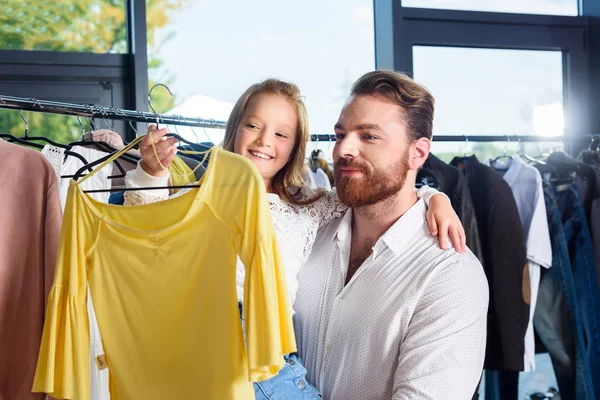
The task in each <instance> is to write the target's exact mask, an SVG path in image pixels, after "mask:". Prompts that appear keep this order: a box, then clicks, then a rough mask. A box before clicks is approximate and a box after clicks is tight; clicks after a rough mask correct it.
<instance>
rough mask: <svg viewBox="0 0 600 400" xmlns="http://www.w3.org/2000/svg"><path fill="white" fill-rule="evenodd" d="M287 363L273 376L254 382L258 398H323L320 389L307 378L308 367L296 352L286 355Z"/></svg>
mask: <svg viewBox="0 0 600 400" xmlns="http://www.w3.org/2000/svg"><path fill="white" fill-rule="evenodd" d="M284 358H285V365H284V366H283V368H281V369H280V370H279V373H278V374H277V375H275V376H274V377H273V378H271V379H268V380H266V381H262V382H254V394H255V395H256V400H300V399H304V400H311V399H317V400H320V399H321V395H320V394H319V391H318V390H317V389H316V388H315V387H314V386H313V385H311V384H310V383H308V382H307V380H306V368H304V366H303V365H302V360H300V358H299V357H298V356H296V355H294V354H290V355H289V356H285V357H284Z"/></svg>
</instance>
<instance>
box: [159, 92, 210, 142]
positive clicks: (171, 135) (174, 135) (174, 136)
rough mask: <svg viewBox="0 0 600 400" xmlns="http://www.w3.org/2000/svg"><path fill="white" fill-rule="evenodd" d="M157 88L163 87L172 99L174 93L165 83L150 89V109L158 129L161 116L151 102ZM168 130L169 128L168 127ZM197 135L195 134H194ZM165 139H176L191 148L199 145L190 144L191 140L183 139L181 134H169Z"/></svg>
mask: <svg viewBox="0 0 600 400" xmlns="http://www.w3.org/2000/svg"><path fill="white" fill-rule="evenodd" d="M157 86H162V87H164V88H165V89H167V92H169V94H170V95H171V97H173V93H172V92H171V89H169V87H168V86H167V85H165V84H163V83H157V84H156V85H154V86H152V88H150V91H149V92H148V106H149V107H150V109H151V110H152V112H153V113H154V115H155V116H156V129H158V128H159V123H160V114H158V112H156V110H155V109H154V107H153V106H152V100H151V98H150V97H151V94H152V91H153V90H154V89H155V88H156V87H157ZM167 128H168V126H167ZM194 134H195V133H194ZM165 137H173V138H175V139H177V140H178V141H180V142H182V143H186V144H189V145H190V146H192V145H195V144H198V143H197V142H196V143H194V142H190V141H189V140H186V139H185V138H183V137H181V136H180V135H179V134H177V133H171V132H169V133H167V134H166V135H165Z"/></svg>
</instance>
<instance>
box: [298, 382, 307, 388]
mask: <svg viewBox="0 0 600 400" xmlns="http://www.w3.org/2000/svg"><path fill="white" fill-rule="evenodd" d="M298 387H299V388H300V389H304V388H305V387H306V382H304V381H300V382H298Z"/></svg>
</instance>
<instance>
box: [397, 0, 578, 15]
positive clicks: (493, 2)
mask: <svg viewBox="0 0 600 400" xmlns="http://www.w3.org/2000/svg"><path fill="white" fill-rule="evenodd" d="M577 3H578V1H577V0H402V5H403V6H404V7H419V8H442V9H448V10H467V11H492V12H505V13H522V14H549V15H573V16H576V15H578V7H577Z"/></svg>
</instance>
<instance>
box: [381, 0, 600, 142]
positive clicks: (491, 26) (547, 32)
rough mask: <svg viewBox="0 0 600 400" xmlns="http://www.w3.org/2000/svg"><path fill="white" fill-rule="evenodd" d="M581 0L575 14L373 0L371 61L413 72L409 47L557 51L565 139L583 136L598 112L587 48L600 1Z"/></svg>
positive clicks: (592, 44)
mask: <svg viewBox="0 0 600 400" xmlns="http://www.w3.org/2000/svg"><path fill="white" fill-rule="evenodd" d="M582 2H583V4H582V6H581V7H580V10H582V11H583V13H584V16H577V17H575V16H555V15H533V14H513V13H497V12H482V11H462V10H444V9H426V8H413V7H402V5H401V3H400V1H398V0H374V5H375V38H376V39H375V49H376V51H375V54H376V65H377V68H380V69H393V70H396V71H403V72H406V73H407V74H408V75H410V76H413V73H414V71H413V46H440V47H469V48H488V49H511V50H552V51H561V52H562V54H563V104H564V109H565V138H569V137H579V136H582V135H585V136H587V135H589V134H590V133H593V132H599V131H600V117H595V115H594V114H600V113H594V112H593V110H594V109H600V90H593V88H594V87H596V88H598V87H599V86H600V77H599V76H598V75H600V72H598V70H600V55H597V54H593V53H594V52H593V51H590V48H598V46H599V45H600V26H599V25H598V18H591V17H600V5H599V4H595V5H592V3H593V0H583V1H582ZM592 7H593V8H592ZM586 15H588V16H586ZM598 52H599V51H596V53H598ZM594 85H595V86H594ZM460 140H464V139H462V137H461V136H458V137H457V141H460ZM565 145H566V148H567V151H569V152H570V153H571V154H574V153H578V152H579V150H581V148H582V147H583V146H584V145H586V144H585V143H581V141H579V142H578V141H569V140H566V141H565Z"/></svg>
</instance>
